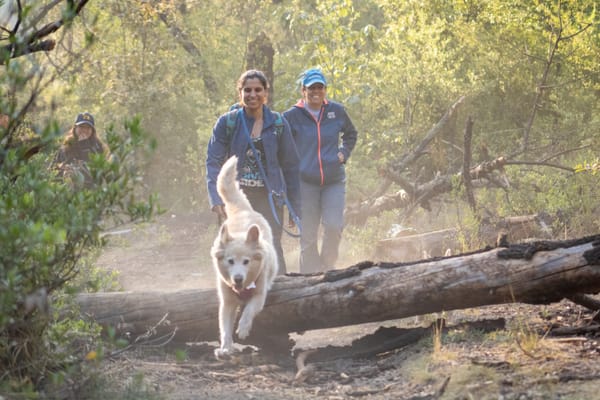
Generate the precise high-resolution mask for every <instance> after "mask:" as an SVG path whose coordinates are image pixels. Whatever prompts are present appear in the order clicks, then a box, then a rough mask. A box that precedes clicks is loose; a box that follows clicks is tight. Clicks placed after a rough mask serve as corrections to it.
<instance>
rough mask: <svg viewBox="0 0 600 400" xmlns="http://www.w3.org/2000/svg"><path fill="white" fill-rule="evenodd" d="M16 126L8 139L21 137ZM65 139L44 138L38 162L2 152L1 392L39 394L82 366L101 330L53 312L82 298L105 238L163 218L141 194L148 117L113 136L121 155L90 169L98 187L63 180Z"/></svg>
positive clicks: (23, 148)
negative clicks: (79, 289) (140, 161)
mask: <svg viewBox="0 0 600 400" xmlns="http://www.w3.org/2000/svg"><path fill="white" fill-rule="evenodd" d="M13 128H14V126H13V127H9V129H3V128H0V134H2V137H3V138H14V132H15V130H14V129H13ZM56 136H57V135H56V131H53V130H52V129H45V130H44V131H43V132H42V133H41V134H39V135H37V139H38V140H37V142H38V143H41V144H42V146H41V148H42V151H40V152H38V153H37V154H35V155H33V156H30V155H29V154H28V151H27V150H28V149H29V148H30V147H28V146H29V145H28V144H27V143H28V142H26V141H19V140H15V141H11V140H3V141H2V142H1V143H2V144H3V145H4V144H6V143H12V145H11V146H8V145H6V146H4V147H3V148H1V149H0V150H1V151H2V153H1V154H2V158H0V243H2V246H1V247H0V365H1V366H2V367H1V369H0V392H4V391H8V392H15V391H17V392H18V391H23V390H37V389H38V388H40V387H41V386H42V385H43V384H45V383H47V380H45V379H46V378H48V377H49V376H60V375H61V373H64V372H65V371H67V372H68V371H70V368H72V367H73V366H76V365H77V364H78V363H79V362H81V360H82V359H83V357H84V355H85V354H86V352H88V351H90V348H91V346H92V343H93V340H95V339H96V338H97V336H98V328H97V327H96V326H94V325H93V324H88V323H84V322H83V321H80V318H79V315H78V313H77V312H72V313H70V314H69V313H66V311H63V312H62V313H60V312H59V311H61V310H52V308H51V307H50V304H51V303H52V300H57V299H59V298H60V297H61V296H65V295H69V294H72V293H74V292H75V291H76V290H75V287H74V286H73V285H74V282H75V281H74V278H76V277H77V276H78V274H79V273H80V272H81V270H82V266H83V267H85V263H82V261H83V260H84V258H85V257H86V255H88V254H89V252H90V251H91V250H93V249H94V248H96V247H97V246H100V245H101V243H102V240H101V237H100V232H101V231H102V230H104V229H107V228H109V227H111V226H112V225H114V224H120V223H123V222H129V221H135V220H139V219H148V218H150V217H151V216H152V215H153V214H154V213H155V212H156V205H155V199H154V198H153V197H152V196H151V197H150V198H148V200H146V201H139V200H137V197H138V196H136V187H137V185H138V183H139V179H138V171H137V169H136V164H135V156H137V155H138V154H137V153H138V151H139V149H141V148H142V146H143V145H145V144H148V143H147V140H146V137H145V134H144V133H143V132H142V131H141V129H140V119H139V118H134V119H133V120H132V121H129V122H127V123H126V124H125V126H124V131H123V132H117V131H116V130H115V129H114V127H111V128H109V129H108V132H107V133H106V140H107V142H108V145H109V147H110V152H111V156H110V157H108V158H106V157H104V156H102V155H98V156H96V157H93V158H92V160H91V161H90V163H89V165H88V166H89V170H90V174H91V176H92V177H93V180H94V186H93V187H91V188H84V187H83V186H81V185H80V184H79V183H80V182H79V181H78V179H77V177H74V178H73V180H68V181H63V180H61V179H59V178H58V177H57V173H56V171H55V170H53V168H52V167H51V165H52V159H53V150H54V149H55V147H54V146H53V145H52V143H53V142H52V140H53V139H55V138H56ZM152 148H153V145H152V144H151V143H150V146H149V147H148V149H150V150H151V149H152ZM89 276H91V277H93V276H94V275H89ZM78 285H81V284H80V283H78ZM86 286H88V287H93V286H94V283H90V284H87V285H86ZM59 295H60V296H59ZM62 301H65V300H64V298H63V299H62V300H61V302H62ZM66 303H68V301H66ZM59 314H61V315H59Z"/></svg>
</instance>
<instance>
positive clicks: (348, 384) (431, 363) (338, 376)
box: [97, 213, 600, 400]
mask: <svg viewBox="0 0 600 400" xmlns="http://www.w3.org/2000/svg"><path fill="white" fill-rule="evenodd" d="M216 232H217V226H216V220H215V217H214V216H213V215H212V214H210V213H205V214H201V215H176V214H171V215H163V216H161V217H159V218H158V219H157V221H155V222H154V223H150V224H141V225H136V226H128V227H124V228H122V229H119V230H118V231H114V232H113V234H112V235H110V236H109V237H108V245H107V247H106V248H105V249H104V250H103V252H102V254H101V255H100V257H99V259H98V262H97V265H98V266H100V267H101V268H104V269H106V270H111V271H118V272H119V276H118V280H119V283H120V286H121V287H122V289H123V290H130V291H155V290H160V291H176V290H183V289H191V288H210V287H214V283H215V277H214V274H213V270H212V265H211V260H210V257H209V249H210V246H211V244H212V241H213V239H214V237H215V235H216ZM296 247H297V246H296V243H294V242H293V241H291V240H289V239H286V242H284V248H285V250H286V258H287V259H288V260H289V261H288V264H289V265H288V271H293V272H296V271H297V263H295V262H294V259H296V258H297V249H296ZM347 265H351V264H347ZM449 316H450V318H449V320H450V322H451V323H453V324H458V323H460V322H463V321H472V320H486V319H495V318H498V317H503V318H505V319H506V328H505V329H501V330H498V331H493V332H489V333H482V332H478V331H470V330H468V329H464V328H460V329H454V330H449V331H448V332H447V333H445V334H443V335H442V334H440V335H438V336H437V337H436V335H435V333H433V331H432V333H433V335H431V336H429V337H425V338H423V339H422V340H420V341H418V342H416V343H414V344H412V345H408V346H405V347H402V348H397V349H395V350H393V351H387V352H384V353H381V354H374V355H372V356H369V357H366V358H360V359H350V358H341V359H334V360H329V361H325V362H319V363H307V365H308V368H307V369H306V370H305V371H304V372H306V376H304V375H303V376H301V377H300V378H299V377H297V376H296V375H297V373H298V365H297V364H296V360H294V358H293V357H292V356H291V355H290V354H281V355H279V356H278V357H277V358H276V359H273V358H272V357H270V358H268V359H267V358H264V357H263V356H262V355H261V354H260V352H258V353H257V352H253V351H249V352H245V353H241V354H239V356H238V357H235V358H234V359H232V360H231V361H228V362H220V361H216V360H215V359H214V357H213V356H212V348H211V347H210V346H207V345H206V344H188V345H186V346H185V347H183V348H181V347H178V348H173V347H171V346H168V345H166V346H161V347H156V346H153V347H144V346H137V347H134V349H133V350H131V351H129V352H126V353H122V354H120V355H119V356H116V357H113V358H112V359H111V360H110V362H107V363H105V365H104V373H105V375H106V377H107V378H108V379H110V380H111V382H113V383H114V385H115V387H117V388H121V389H122V390H124V391H127V390H129V391H131V389H132V388H131V386H130V385H131V382H132V380H137V381H139V383H138V384H137V385H138V387H137V388H136V390H138V391H140V392H142V397H138V398H152V399H181V400H184V399H185V400H188V399H218V400H238V399H257V400H258V399H261V400H262V399H265V400H268V399H273V400H275V399H286V400H296V399H313V398H314V399H329V400H343V399H370V400H373V399H376V400H384V399H386V400H387V399H412V400H417V399H419V400H424V399H432V400H433V399H470V398H474V399H475V398H476V399H494V400H496V399H504V400H511V399H514V400H516V399H528V400H534V399H536V400H537V399H540V400H541V399H544V400H545V399H561V400H565V399H570V400H580V399H586V400H587V399H600V395H599V394H598V392H597V388H598V387H600V362H599V361H600V329H596V330H594V329H592V330H591V331H589V332H587V333H585V334H584V333H581V334H577V335H570V336H567V337H552V335H551V334H549V332H550V331H551V329H556V328H557V327H569V328H570V327H581V326H588V327H589V326H594V325H593V324H594V323H595V322H594V321H593V320H592V318H593V316H594V315H593V313H591V312H590V311H589V310H586V309H583V308H582V307H580V306H576V305H574V304H572V303H570V302H568V301H566V300H565V301H563V302H561V303H557V304H553V305H550V306H531V305H523V304H515V305H506V306H495V307H484V308H478V309H472V310H460V311H454V312H453V313H451V314H449ZM435 317H438V316H424V317H422V318H412V319H407V320H398V321H387V322H385V323H382V324H377V323H376V324H369V325H357V326H350V327H341V328H336V329H328V330H325V331H312V332H307V333H305V334H304V335H302V336H300V335H297V334H294V335H292V338H294V339H295V340H296V342H297V344H298V346H297V347H300V348H310V347H315V346H326V345H337V346H340V345H347V344H350V343H351V341H352V340H354V339H357V338H360V337H363V336H365V335H368V334H371V333H372V332H374V331H375V330H376V329H377V328H379V325H382V326H383V325H385V326H400V325H401V326H402V327H411V326H412V327H414V326H418V325H421V324H422V325H423V326H427V325H428V324H429V323H431V322H432V320H433V319H434V318H435ZM436 343H437V344H436ZM182 354H183V355H184V357H183V358H182V357H181V355H182ZM140 377H141V378H142V379H141V380H140ZM144 393H146V394H147V396H144ZM121 394H122V392H120V393H115V394H114V395H113V396H112V397H115V398H120V395H121ZM106 395H107V397H108V396H110V394H109V393H106Z"/></svg>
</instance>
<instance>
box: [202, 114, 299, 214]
mask: <svg viewBox="0 0 600 400" xmlns="http://www.w3.org/2000/svg"><path fill="white" fill-rule="evenodd" d="M231 112H237V119H236V123H235V128H234V129H233V133H232V135H231V136H229V135H228V132H227V115H228V113H226V114H223V115H221V116H220V117H219V119H218V120H217V122H216V124H215V126H214V127H213V134H212V137H211V138H210V141H209V142H208V149H207V157H206V183H207V186H208V197H209V202H210V206H211V207H213V206H215V205H221V204H223V200H221V197H220V196H219V194H218V193H217V176H218V175H219V171H220V170H221V167H222V166H223V164H224V163H225V161H226V160H227V159H228V158H229V157H231V156H233V155H237V156H238V171H240V170H241V167H242V165H244V160H245V158H246V151H247V150H248V144H249V143H248V140H249V139H248V136H249V134H248V133H247V132H244V129H243V125H242V123H241V120H240V118H246V126H247V127H248V129H252V128H251V127H252V123H253V122H252V120H251V119H249V117H248V116H247V115H246V113H244V112H241V109H240V111H237V110H234V111H230V113H231ZM275 121H276V115H275V114H274V113H273V112H272V111H271V110H270V109H269V108H268V107H267V106H263V128H262V132H261V137H262V142H263V146H264V152H265V160H266V161H265V162H266V166H265V167H266V168H265V173H266V174H267V178H266V179H267V180H268V184H269V186H270V188H271V190H273V191H275V192H276V193H286V195H287V197H288V199H289V201H290V204H291V205H292V207H293V209H294V211H295V212H296V214H297V215H298V216H300V179H299V172H298V171H299V157H298V150H297V149H296V145H295V143H294V138H293V137H292V135H291V132H290V126H289V124H288V123H287V121H286V120H285V118H283V119H282V121H283V124H284V127H283V131H282V132H281V133H278V132H277V129H276V128H275ZM280 131H281V129H280Z"/></svg>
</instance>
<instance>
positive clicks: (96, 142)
mask: <svg viewBox="0 0 600 400" xmlns="http://www.w3.org/2000/svg"><path fill="white" fill-rule="evenodd" d="M90 154H105V155H106V154H108V148H107V146H106V145H105V144H104V142H102V140H100V138H99V137H98V135H97V133H96V127H95V125H94V117H93V115H92V114H90V113H89V112H83V113H79V114H78V115H77V118H76V119H75V123H74V124H73V126H72V127H71V129H70V130H69V131H68V132H67V133H66V134H65V138H64V140H63V144H62V146H61V147H60V149H59V151H58V154H57V155H56V158H55V160H54V164H55V165H56V166H57V168H58V170H59V175H60V176H62V177H63V178H70V179H73V178H74V174H75V173H80V174H81V175H82V176H83V181H84V182H83V185H84V186H85V187H90V186H91V185H92V177H91V175H90V173H89V170H88V168H87V162H88V161H89V160H90Z"/></svg>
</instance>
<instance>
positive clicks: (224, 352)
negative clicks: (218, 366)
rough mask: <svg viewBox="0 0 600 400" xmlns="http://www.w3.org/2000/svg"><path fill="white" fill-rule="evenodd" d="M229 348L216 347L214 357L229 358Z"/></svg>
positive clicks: (219, 358)
mask: <svg viewBox="0 0 600 400" xmlns="http://www.w3.org/2000/svg"><path fill="white" fill-rule="evenodd" d="M231 353H232V351H231V349H227V348H217V349H215V358H216V359H217V360H229V359H230V358H231Z"/></svg>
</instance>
